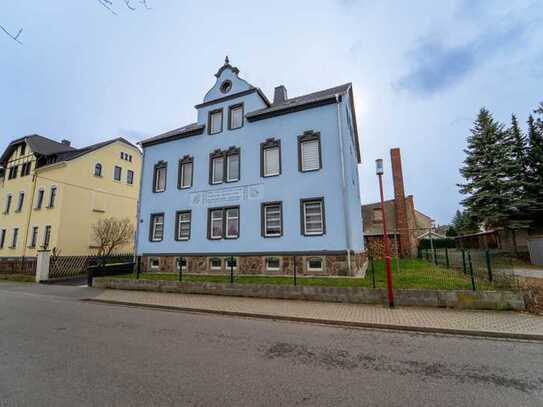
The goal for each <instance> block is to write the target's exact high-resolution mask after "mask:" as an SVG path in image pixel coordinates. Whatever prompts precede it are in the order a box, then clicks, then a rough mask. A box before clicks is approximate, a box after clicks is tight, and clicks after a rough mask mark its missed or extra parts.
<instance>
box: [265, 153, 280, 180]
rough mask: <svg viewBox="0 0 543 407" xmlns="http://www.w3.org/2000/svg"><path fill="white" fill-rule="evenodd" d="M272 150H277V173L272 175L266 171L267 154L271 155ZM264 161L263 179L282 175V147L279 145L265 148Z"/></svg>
mask: <svg viewBox="0 0 543 407" xmlns="http://www.w3.org/2000/svg"><path fill="white" fill-rule="evenodd" d="M271 150H277V171H276V172H272V173H266V170H267V165H266V162H267V159H266V156H267V154H266V153H269V152H270V151H271ZM262 161H263V162H262V166H263V167H262V176H263V177H274V176H276V175H280V174H281V146H279V145H277V146H270V147H264V148H263V149H262Z"/></svg>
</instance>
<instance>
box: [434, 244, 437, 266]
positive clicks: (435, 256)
mask: <svg viewBox="0 0 543 407" xmlns="http://www.w3.org/2000/svg"><path fill="white" fill-rule="evenodd" d="M434 263H435V265H436V266H437V265H438V262H437V248H436V247H434Z"/></svg>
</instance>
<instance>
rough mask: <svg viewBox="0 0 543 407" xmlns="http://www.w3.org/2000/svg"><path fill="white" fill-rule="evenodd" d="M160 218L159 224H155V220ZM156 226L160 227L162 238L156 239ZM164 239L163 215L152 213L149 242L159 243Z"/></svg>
mask: <svg viewBox="0 0 543 407" xmlns="http://www.w3.org/2000/svg"><path fill="white" fill-rule="evenodd" d="M160 218H162V221H161V222H157V219H160ZM157 225H162V236H160V238H157V236H156V234H157V230H156V229H157V228H156V227H157ZM163 239H164V214H163V213H154V214H152V215H151V241H152V242H161V241H162V240H163Z"/></svg>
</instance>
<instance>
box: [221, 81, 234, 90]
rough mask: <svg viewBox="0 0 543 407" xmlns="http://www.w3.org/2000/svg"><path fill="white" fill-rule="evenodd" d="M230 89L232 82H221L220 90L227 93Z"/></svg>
mask: <svg viewBox="0 0 543 407" xmlns="http://www.w3.org/2000/svg"><path fill="white" fill-rule="evenodd" d="M230 89H232V82H230V81H228V80H226V81H224V82H223V83H221V92H222V93H228V92H230Z"/></svg>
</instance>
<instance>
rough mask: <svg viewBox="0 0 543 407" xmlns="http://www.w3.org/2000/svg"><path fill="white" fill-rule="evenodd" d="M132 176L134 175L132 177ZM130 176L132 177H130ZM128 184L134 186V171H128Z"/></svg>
mask: <svg viewBox="0 0 543 407" xmlns="http://www.w3.org/2000/svg"><path fill="white" fill-rule="evenodd" d="M130 174H132V175H130ZM129 175H130V177H129ZM126 183H127V184H128V185H134V171H133V170H126Z"/></svg>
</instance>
